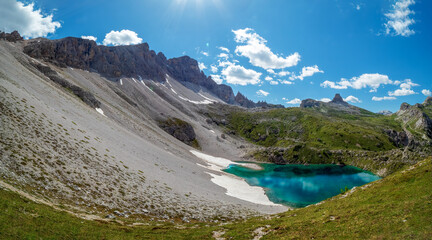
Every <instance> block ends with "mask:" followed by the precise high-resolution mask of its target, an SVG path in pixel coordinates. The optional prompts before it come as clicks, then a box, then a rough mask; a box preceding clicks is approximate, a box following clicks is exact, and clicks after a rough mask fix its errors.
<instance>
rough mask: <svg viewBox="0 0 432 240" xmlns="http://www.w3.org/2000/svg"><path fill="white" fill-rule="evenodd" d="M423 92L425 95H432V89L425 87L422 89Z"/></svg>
mask: <svg viewBox="0 0 432 240" xmlns="http://www.w3.org/2000/svg"><path fill="white" fill-rule="evenodd" d="M422 93H423V95H425V96H430V95H432V92H431V91H430V90H427V89H423V90H422Z"/></svg>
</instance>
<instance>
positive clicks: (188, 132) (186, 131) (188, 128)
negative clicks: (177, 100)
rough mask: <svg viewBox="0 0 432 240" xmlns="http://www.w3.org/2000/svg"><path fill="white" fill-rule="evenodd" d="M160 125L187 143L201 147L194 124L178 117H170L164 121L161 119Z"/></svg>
mask: <svg viewBox="0 0 432 240" xmlns="http://www.w3.org/2000/svg"><path fill="white" fill-rule="evenodd" d="M159 127H160V128H162V129H163V130H164V131H165V132H167V133H168V134H170V135H171V136H173V137H175V138H177V139H178V140H180V141H182V142H184V143H186V144H187V145H189V146H192V147H195V148H199V144H198V141H197V140H196V135H195V131H194V129H193V127H192V125H190V124H189V123H188V122H185V121H183V120H181V119H178V118H170V119H167V120H164V121H159Z"/></svg>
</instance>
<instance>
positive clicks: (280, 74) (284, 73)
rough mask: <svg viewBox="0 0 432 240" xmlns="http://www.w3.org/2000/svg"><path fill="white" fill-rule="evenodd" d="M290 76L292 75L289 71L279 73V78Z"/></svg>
mask: <svg viewBox="0 0 432 240" xmlns="http://www.w3.org/2000/svg"><path fill="white" fill-rule="evenodd" d="M289 74H290V72H288V71H280V72H278V73H277V75H278V76H279V77H285V76H288V75H289Z"/></svg>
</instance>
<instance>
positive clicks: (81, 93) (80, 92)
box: [32, 63, 101, 108]
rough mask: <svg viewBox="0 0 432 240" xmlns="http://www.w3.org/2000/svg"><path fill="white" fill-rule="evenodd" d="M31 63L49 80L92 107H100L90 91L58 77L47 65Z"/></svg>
mask: <svg viewBox="0 0 432 240" xmlns="http://www.w3.org/2000/svg"><path fill="white" fill-rule="evenodd" d="M32 65H33V66H34V67H35V68H36V69H37V70H39V71H40V72H41V73H43V74H44V75H45V76H46V77H48V78H49V79H50V80H51V81H53V82H55V83H57V84H59V85H60V86H62V87H64V88H66V89H68V90H69V91H71V92H72V93H73V94H75V95H76V96H77V97H79V98H80V99H81V100H82V101H83V102H84V103H86V104H87V105H89V106H90V107H92V108H100V106H101V103H100V102H99V100H97V99H96V98H95V96H94V95H93V94H91V93H90V92H87V91H85V90H84V89H82V88H80V87H78V86H76V85H74V84H71V83H70V82H68V81H67V80H65V79H64V78H62V77H60V76H59V75H58V74H57V72H56V71H54V70H52V69H51V68H50V67H48V66H44V65H42V64H40V63H32Z"/></svg>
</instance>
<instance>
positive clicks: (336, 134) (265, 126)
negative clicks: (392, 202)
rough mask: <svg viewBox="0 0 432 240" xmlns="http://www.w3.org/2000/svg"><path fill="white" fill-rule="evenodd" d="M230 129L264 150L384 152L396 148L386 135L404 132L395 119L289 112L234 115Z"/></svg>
mask: <svg viewBox="0 0 432 240" xmlns="http://www.w3.org/2000/svg"><path fill="white" fill-rule="evenodd" d="M228 128H229V129H231V130H234V131H235V132H236V133H238V134H239V135H240V136H242V137H244V138H246V139H247V140H249V141H251V142H254V143H256V144H258V145H262V146H265V147H270V146H276V147H287V146H290V145H292V144H296V143H304V144H307V145H308V146H311V147H317V148H324V149H329V150H333V149H352V150H369V151H385V150H390V149H394V148H396V147H395V146H394V145H393V144H392V143H391V142H390V141H389V139H388V136H387V135H386V134H385V133H384V132H383V130H384V129H395V130H397V131H401V130H402V128H401V126H400V124H399V123H398V122H396V121H395V120H394V118H393V117H389V116H382V115H377V114H373V113H368V114H366V113H363V114H360V115H352V114H344V113H341V112H332V111H331V110H325V112H321V111H317V110H314V109H301V108H288V109H275V110H270V111H267V112H258V113H250V112H240V111H237V112H233V113H231V114H230V116H229V125H228Z"/></svg>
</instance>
